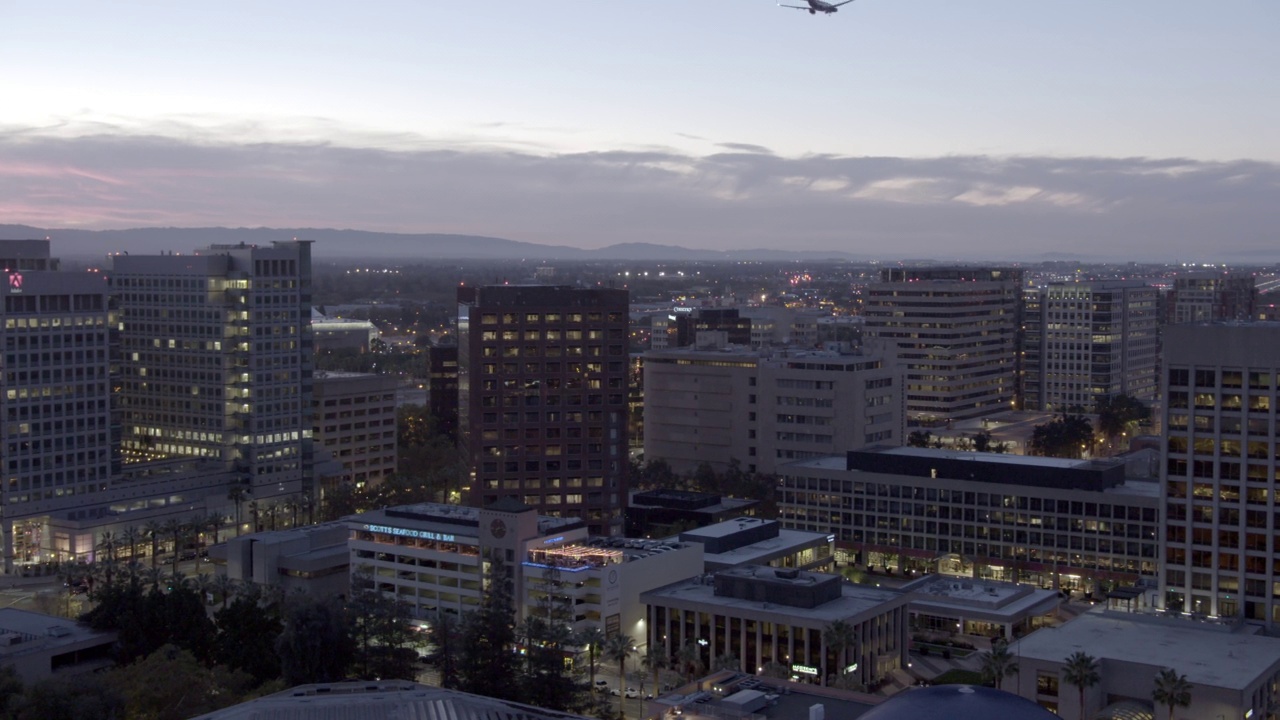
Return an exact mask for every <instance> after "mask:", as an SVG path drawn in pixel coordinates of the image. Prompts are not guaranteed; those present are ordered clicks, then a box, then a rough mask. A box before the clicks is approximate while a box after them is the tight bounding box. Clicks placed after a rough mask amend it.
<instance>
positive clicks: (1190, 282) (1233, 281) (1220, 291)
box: [1166, 273, 1258, 325]
mask: <svg viewBox="0 0 1280 720" xmlns="http://www.w3.org/2000/svg"><path fill="white" fill-rule="evenodd" d="M1257 304H1258V288H1257V286H1256V284H1255V281H1254V277H1253V275H1251V274H1249V273H1188V274H1186V275H1180V276H1178V277H1176V278H1174V279H1173V288H1172V289H1170V290H1169V298H1168V305H1167V306H1166V307H1167V312H1168V316H1167V322H1168V323H1169V324H1171V325H1172V324H1181V323H1198V322H1213V321H1215V320H1252V319H1254V316H1255V314H1256V312H1257Z"/></svg>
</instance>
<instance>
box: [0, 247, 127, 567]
mask: <svg viewBox="0 0 1280 720" xmlns="http://www.w3.org/2000/svg"><path fill="white" fill-rule="evenodd" d="M0 255H3V256H4V257H6V258H8V259H7V260H5V264H6V266H7V267H11V268H12V267H20V268H35V269H10V270H8V271H7V272H6V273H5V278H4V306H3V318H2V322H0V337H2V338H3V343H4V353H5V354H4V373H3V375H2V376H0V383H2V387H3V394H0V407H2V408H3V413H4V423H3V425H0V458H2V459H3V463H4V483H3V485H0V504H2V505H3V507H4V517H3V524H2V527H3V534H4V571H5V572H6V573H12V572H14V571H15V567H16V566H20V565H25V564H30V563H39V562H46V561H51V560H59V559H64V558H68V557H72V556H74V555H76V554H78V553H83V552H85V551H86V550H87V549H91V548H92V546H93V539H92V537H91V536H90V537H82V536H81V537H76V536H72V535H70V534H68V533H67V532H66V531H65V530H63V531H54V530H53V529H52V528H51V526H50V524H49V523H50V518H51V516H58V515H61V514H65V515H68V516H70V515H76V516H77V517H87V516H89V515H91V514H92V511H91V510H90V509H89V507H90V506H91V505H92V504H93V503H94V502H101V501H102V499H103V497H104V495H103V494H104V493H105V492H106V491H107V490H108V489H109V488H110V487H111V484H112V479H113V477H114V475H115V474H116V473H117V472H118V470H119V455H118V452H117V447H116V444H115V442H114V440H115V437H114V436H115V433H116V432H118V429H117V428H115V427H113V422H112V420H113V418H112V412H111V394H110V393H111V390H110V380H109V378H110V367H111V355H110V331H109V329H108V315H107V307H108V300H107V283H106V280H105V279H104V278H103V277H102V276H101V275H100V274H97V273H88V272H77V273H72V272H59V271H56V270H54V269H52V268H56V267H57V261H56V260H54V259H52V258H50V257H49V243H48V242H47V241H35V240H33V241H3V242H0Z"/></svg>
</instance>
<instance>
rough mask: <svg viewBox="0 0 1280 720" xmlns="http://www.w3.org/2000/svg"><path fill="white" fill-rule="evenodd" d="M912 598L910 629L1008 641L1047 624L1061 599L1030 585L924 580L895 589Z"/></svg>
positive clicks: (942, 578) (931, 577)
mask: <svg viewBox="0 0 1280 720" xmlns="http://www.w3.org/2000/svg"><path fill="white" fill-rule="evenodd" d="M899 589H900V590H902V591H903V592H905V593H910V595H911V605H910V608H911V630H912V632H921V633H940V634H945V635H977V636H983V637H991V638H1003V639H1004V640H1012V639H1014V638H1015V637H1021V636H1023V635H1026V634H1027V633H1029V632H1031V631H1032V630H1035V629H1037V628H1040V627H1044V626H1045V625H1047V624H1049V619H1050V618H1051V617H1052V616H1053V615H1055V614H1056V612H1057V610H1058V605H1059V604H1060V603H1061V600H1062V598H1061V596H1060V595H1059V594H1058V593H1057V592H1056V591H1054V590H1044V589H1041V588H1037V587H1035V586H1034V585H1020V584H1016V583H1005V582H997V581H994V580H983V581H980V582H974V581H972V580H966V579H963V578H956V577H946V576H940V575H926V576H925V577H922V578H920V579H918V580H914V581H912V582H910V583H907V584H906V585H903V586H902V587H901V588H899Z"/></svg>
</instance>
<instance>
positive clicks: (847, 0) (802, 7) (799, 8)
mask: <svg viewBox="0 0 1280 720" xmlns="http://www.w3.org/2000/svg"><path fill="white" fill-rule="evenodd" d="M845 1H846V2H853V0H845ZM778 7H789V8H791V9H793V10H812V8H810V7H809V6H808V5H783V4H782V3H778Z"/></svg>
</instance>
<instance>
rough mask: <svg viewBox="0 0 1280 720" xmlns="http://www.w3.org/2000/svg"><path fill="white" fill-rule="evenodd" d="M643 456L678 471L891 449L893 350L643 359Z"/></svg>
mask: <svg viewBox="0 0 1280 720" xmlns="http://www.w3.org/2000/svg"><path fill="white" fill-rule="evenodd" d="M644 372H645V379H644V385H645V410H644V415H645V417H644V423H645V433H644V438H645V459H646V460H664V461H666V462H667V463H668V464H670V465H671V467H672V469H673V470H675V471H676V472H679V473H687V472H693V471H694V470H696V469H697V468H698V466H699V465H701V464H702V463H708V464H709V465H710V466H711V467H712V469H714V470H716V471H724V470H726V469H728V468H729V466H730V462H731V461H733V460H737V461H738V463H739V464H740V466H741V467H742V469H744V470H746V471H747V472H761V473H771V472H775V471H776V469H777V468H778V467H779V466H781V465H782V464H784V463H787V462H790V461H793V460H797V459H804V458H812V457H824V456H828V455H832V454H835V453H838V452H842V451H844V450H846V449H848V448H857V447H865V446H867V445H872V444H891V445H894V444H899V443H901V442H902V438H903V434H904V423H903V410H902V372H901V370H900V368H899V366H898V365H897V363H896V360H895V357H894V355H893V354H892V352H891V351H888V350H886V349H885V348H884V347H883V346H867V347H864V348H863V351H862V353H861V354H839V353H834V352H827V351H811V352H780V351H753V350H747V349H732V350H718V351H699V350H693V349H684V350H667V351H655V352H649V353H646V354H645V363H644Z"/></svg>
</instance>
